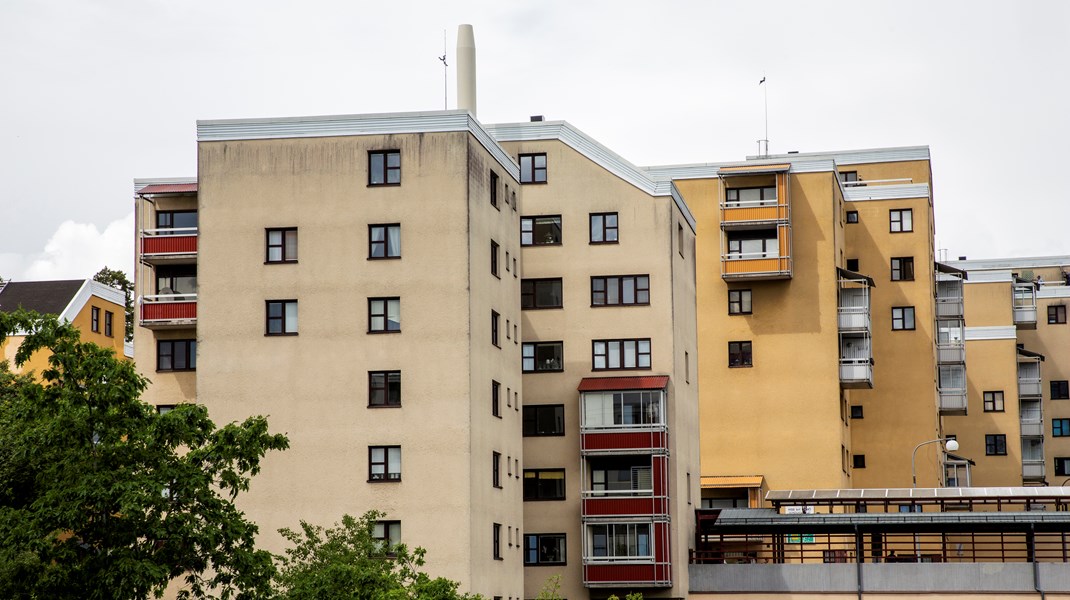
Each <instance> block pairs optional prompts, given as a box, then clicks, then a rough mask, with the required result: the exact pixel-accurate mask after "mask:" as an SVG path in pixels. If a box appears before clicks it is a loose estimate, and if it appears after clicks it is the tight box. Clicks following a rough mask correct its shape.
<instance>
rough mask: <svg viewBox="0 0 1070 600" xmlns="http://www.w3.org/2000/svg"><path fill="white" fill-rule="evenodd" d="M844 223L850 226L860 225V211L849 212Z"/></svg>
mask: <svg viewBox="0 0 1070 600" xmlns="http://www.w3.org/2000/svg"><path fill="white" fill-rule="evenodd" d="M844 221H845V222H846V223H847V224H848V225H854V224H856V223H858V211H857V210H849V211H847V216H846V217H845V218H844Z"/></svg>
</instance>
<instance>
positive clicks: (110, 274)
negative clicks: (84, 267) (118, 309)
mask: <svg viewBox="0 0 1070 600" xmlns="http://www.w3.org/2000/svg"><path fill="white" fill-rule="evenodd" d="M93 280H94V281H98V282H100V283H103V284H104V285H110V286H111V287H113V288H119V289H120V290H122V291H123V294H125V295H126V333H125V336H126V337H125V339H126V341H128V342H131V341H133V340H134V284H133V283H131V282H130V280H129V279H127V277H126V273H123V272H122V271H118V270H112V269H109V268H108V267H104V268H103V269H101V270H99V271H97V274H96V275H94V276H93Z"/></svg>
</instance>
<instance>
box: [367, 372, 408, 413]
mask: <svg viewBox="0 0 1070 600" xmlns="http://www.w3.org/2000/svg"><path fill="white" fill-rule="evenodd" d="M368 406H401V371H369V372H368Z"/></svg>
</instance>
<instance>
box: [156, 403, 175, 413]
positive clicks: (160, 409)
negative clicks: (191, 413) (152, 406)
mask: <svg viewBox="0 0 1070 600" xmlns="http://www.w3.org/2000/svg"><path fill="white" fill-rule="evenodd" d="M174 409H175V405H174V404H157V405H156V414H158V415H166V414H167V413H169V412H171V411H172V410H174Z"/></svg>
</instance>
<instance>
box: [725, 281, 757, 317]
mask: <svg viewBox="0 0 1070 600" xmlns="http://www.w3.org/2000/svg"><path fill="white" fill-rule="evenodd" d="M733 295H735V296H736V299H735V300H733V299H732V296H733ZM744 298H745V299H746V304H747V310H743V301H744ZM733 307H736V310H733ZM728 314H730V315H751V314H754V294H753V292H752V291H751V289H750V288H747V289H742V290H728Z"/></svg>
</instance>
